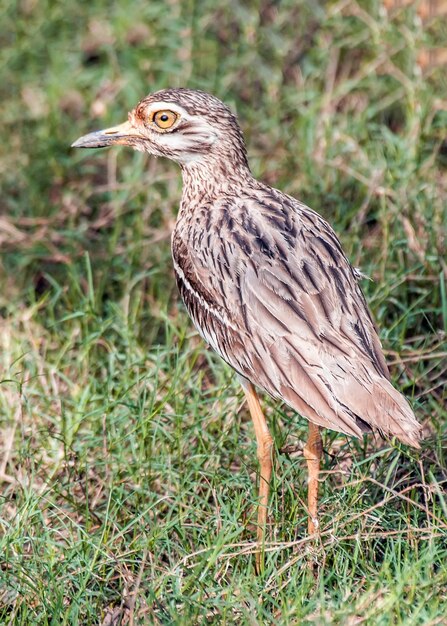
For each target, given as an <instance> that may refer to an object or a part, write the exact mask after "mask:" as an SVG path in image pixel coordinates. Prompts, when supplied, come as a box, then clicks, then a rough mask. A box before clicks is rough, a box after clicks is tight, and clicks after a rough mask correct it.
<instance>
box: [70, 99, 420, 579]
mask: <svg viewBox="0 0 447 626" xmlns="http://www.w3.org/2000/svg"><path fill="white" fill-rule="evenodd" d="M114 145H120V146H130V147H132V148H134V149H136V150H139V151H143V152H147V153H149V154H150V155H154V156H159V157H167V158H168V159H171V160H173V161H175V162H177V163H178V164H179V165H180V168H181V172H182V178H183V188H182V197H181V201H180V207H179V211H178V215H177V220H176V224H175V227H174V229H173V232H172V237H171V250H172V259H173V265H174V273H175V278H176V282H177V286H178V290H179V292H180V295H181V298H182V300H183V302H184V305H185V307H186V310H187V311H188V313H189V316H190V317H191V319H192V321H193V323H194V325H195V327H196V329H197V330H198V332H199V334H200V335H201V336H202V338H203V339H204V340H205V342H206V343H207V344H209V345H210V346H211V348H213V349H214V350H215V351H216V352H217V354H219V355H220V357H221V358H222V359H223V360H224V361H225V362H226V363H227V364H228V365H229V366H230V367H231V368H232V369H233V370H234V371H235V372H236V374H237V376H238V378H239V380H240V382H241V384H242V388H243V390H244V393H245V398H246V401H247V405H248V408H249V411H250V414H251V418H252V421H253V425H254V432H255V436H256V442H257V456H258V460H259V466H260V471H259V498H258V501H257V506H258V509H257V544H256V545H257V552H256V563H255V567H256V570H257V571H258V572H259V571H262V568H263V553H262V550H263V546H264V541H265V528H266V523H267V509H268V499H269V488H270V482H271V476H272V468H273V462H274V445H273V438H272V435H271V434H270V431H269V428H268V424H267V420H266V418H265V416H264V413H263V411H262V408H261V403H260V400H259V396H258V392H257V390H258V389H260V390H261V391H263V392H266V393H267V394H268V395H270V396H271V397H272V398H274V399H276V400H278V401H281V402H283V403H285V405H287V406H288V407H290V408H292V409H294V410H295V411H296V412H297V413H298V414H299V415H300V416H302V417H304V418H306V419H307V420H308V423H309V425H308V428H309V432H308V439H307V442H306V444H305V446H304V450H303V455H304V457H305V459H306V462H307V469H308V498H307V515H308V525H307V526H308V528H307V530H308V533H309V535H310V536H317V535H318V531H319V527H318V516H317V505H318V483H319V471H320V460H321V456H322V451H323V446H322V438H321V428H322V427H324V428H328V429H330V430H333V431H338V432H340V433H344V434H345V435H350V436H352V437H361V436H363V434H364V433H368V432H372V431H375V432H378V433H380V434H381V435H382V436H385V437H396V438H397V439H399V440H400V441H402V442H403V443H404V444H408V445H410V446H413V447H415V448H418V447H420V444H419V441H420V439H421V426H420V424H419V423H418V422H417V420H416V417H415V415H414V412H413V410H412V409H411V407H410V405H409V403H408V402H407V400H406V399H405V398H404V396H403V395H402V394H401V393H400V392H399V391H398V390H397V389H395V387H394V386H393V385H392V384H391V381H390V374H389V371H388V367H387V364H386V362H385V358H384V355H383V351H382V345H381V342H380V339H379V336H378V331H377V329H376V326H375V324H374V322H373V319H372V316H371V313H370V311H369V309H368V305H367V302H366V300H365V297H364V295H363V292H362V289H361V287H360V285H359V281H360V280H361V278H362V274H361V272H360V271H359V270H358V269H356V268H354V267H353V266H352V265H351V263H350V262H349V260H348V258H347V256H346V254H345V253H344V251H343V249H342V246H341V243H340V241H339V239H338V237H337V235H336V234H335V232H334V230H333V229H332V227H331V226H330V225H329V223H328V222H327V221H326V220H325V219H323V217H322V216H321V215H319V214H318V213H317V212H315V211H313V210H312V209H310V208H309V207H307V206H306V205H305V204H303V203H302V202H301V201H299V200H297V199H295V198H294V197H292V196H290V195H287V194H285V193H283V192H282V191H280V190H277V189H275V188H273V187H271V186H269V185H267V184H265V183H263V182H261V181H259V180H257V179H256V178H255V177H254V176H253V174H252V172H251V170H250V166H249V163H248V156H247V149H246V145H245V141H244V137H243V134H242V131H241V128H240V126H239V123H238V120H237V118H236V116H235V115H234V113H233V112H232V111H231V109H230V108H229V107H228V106H227V105H226V104H224V103H223V102H222V101H221V100H219V99H218V98H217V97H215V96H213V95H211V94H208V93H205V92H203V91H199V90H194V89H187V88H168V89H163V90H159V91H156V92H153V93H151V94H149V95H148V96H147V97H144V98H143V99H142V100H141V101H140V102H139V103H138V104H137V106H136V107H135V108H134V109H133V110H132V111H131V112H130V113H129V114H128V119H127V121H125V122H124V123H122V124H120V125H118V126H114V127H111V128H107V129H105V130H100V131H96V132H93V133H89V134H87V135H84V136H82V137H80V138H79V139H77V140H76V141H75V142H74V143H73V144H72V146H73V147H76V148H102V147H108V146H114Z"/></svg>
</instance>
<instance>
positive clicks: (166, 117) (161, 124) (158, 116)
mask: <svg viewBox="0 0 447 626" xmlns="http://www.w3.org/2000/svg"><path fill="white" fill-rule="evenodd" d="M177 118H178V114H177V113H174V111H157V112H156V113H154V114H153V116H152V121H153V122H154V124H156V126H158V128H161V129H162V130H166V129H168V128H171V126H173V125H174V124H175V122H176V121H177Z"/></svg>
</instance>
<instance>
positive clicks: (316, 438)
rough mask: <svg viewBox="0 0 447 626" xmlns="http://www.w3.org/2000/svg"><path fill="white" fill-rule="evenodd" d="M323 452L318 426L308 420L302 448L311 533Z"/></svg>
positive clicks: (314, 521) (313, 531) (311, 532)
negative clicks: (307, 476) (306, 435)
mask: <svg viewBox="0 0 447 626" xmlns="http://www.w3.org/2000/svg"><path fill="white" fill-rule="evenodd" d="M322 452H323V443H322V441H321V435H320V427H319V426H317V425H316V424H312V422H309V438H308V440H307V443H306V446H305V448H304V457H305V459H306V461H307V470H308V473H309V483H308V488H307V508H308V511H309V521H308V531H309V535H313V534H314V533H315V532H316V530H317V529H318V518H317V505H318V475H319V473H320V459H321V454H322Z"/></svg>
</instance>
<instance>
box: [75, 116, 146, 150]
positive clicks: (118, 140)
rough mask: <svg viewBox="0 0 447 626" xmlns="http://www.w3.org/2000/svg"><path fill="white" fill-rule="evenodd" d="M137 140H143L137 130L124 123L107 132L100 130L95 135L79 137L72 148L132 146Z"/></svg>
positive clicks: (107, 129) (128, 123) (108, 129)
mask: <svg viewBox="0 0 447 626" xmlns="http://www.w3.org/2000/svg"><path fill="white" fill-rule="evenodd" d="M137 138H139V139H141V138H142V136H141V135H140V134H139V133H138V131H137V129H136V128H135V127H134V126H132V124H131V123H130V122H124V124H119V125H118V126H112V128H106V129H105V130H98V131H96V132H94V133H89V134H88V135H84V136H83V137H79V139H76V141H75V142H74V143H72V144H71V147H72V148H105V147H107V146H112V145H115V144H118V145H122V146H127V145H132V144H133V142H134V140H135V139H137Z"/></svg>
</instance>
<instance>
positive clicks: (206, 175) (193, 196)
mask: <svg viewBox="0 0 447 626" xmlns="http://www.w3.org/2000/svg"><path fill="white" fill-rule="evenodd" d="M181 168H182V175H183V194H182V204H187V205H189V206H194V205H195V204H199V203H200V204H201V203H203V201H206V200H213V199H215V198H218V197H219V196H221V195H222V194H228V193H234V192H237V191H236V190H237V189H238V188H240V187H243V186H244V185H247V183H249V181H250V180H253V176H252V174H251V172H250V168H249V167H248V163H247V161H246V159H240V160H238V161H235V160H234V159H228V160H226V159H222V158H220V159H215V158H213V156H212V155H208V156H207V157H206V158H203V159H201V160H198V161H189V162H187V163H182V164H181Z"/></svg>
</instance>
